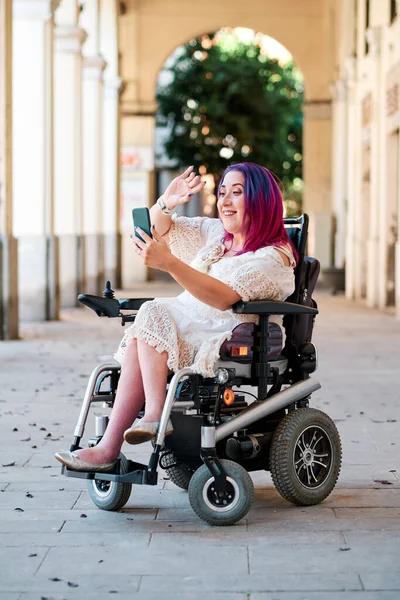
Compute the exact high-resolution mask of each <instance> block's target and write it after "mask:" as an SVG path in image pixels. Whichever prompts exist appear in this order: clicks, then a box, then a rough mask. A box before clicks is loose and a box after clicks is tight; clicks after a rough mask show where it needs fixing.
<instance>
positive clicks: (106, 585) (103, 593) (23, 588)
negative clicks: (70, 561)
mask: <svg viewBox="0 0 400 600" xmlns="http://www.w3.org/2000/svg"><path fill="white" fill-rule="evenodd" d="M101 564H103V563H101ZM55 577H57V579H60V581H52V580H51V579H53V578H55ZM68 582H70V583H72V584H75V585H76V586H77V587H71V586H70V585H68ZM139 583H140V577H139V576H135V575H118V577H117V576H115V575H114V573H113V572H112V571H111V570H109V569H108V568H107V567H106V566H104V568H103V572H102V573H97V574H96V576H95V577H94V576H92V575H81V574H77V573H74V572H73V569H71V573H69V574H68V575H67V576H66V577H61V576H60V575H59V573H58V570H57V569H55V571H54V572H53V573H52V574H51V575H49V576H48V575H41V574H40V573H38V574H36V575H35V576H34V577H31V578H29V579H25V578H23V577H18V576H17V575H15V576H12V575H9V576H8V577H7V578H3V579H0V591H2V592H16V591H18V592H24V593H26V594H30V596H28V597H30V598H33V599H35V600H41V596H46V597H48V599H49V600H61V599H65V600H69V599H70V598H79V600H86V598H87V596H88V595H89V594H92V595H96V596H97V598H98V599H99V598H102V597H104V598H105V597H106V598H112V597H113V596H112V595H111V596H110V595H109V594H110V591H112V590H114V591H117V592H118V596H116V597H117V598H118V599H119V597H120V596H119V593H120V592H125V593H129V594H130V595H131V596H132V595H134V597H135V598H136V592H137V590H138V587H139Z"/></svg>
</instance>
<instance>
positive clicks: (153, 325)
mask: <svg viewBox="0 0 400 600" xmlns="http://www.w3.org/2000/svg"><path fill="white" fill-rule="evenodd" d="M172 220H173V222H172V226H171V229H170V231H169V238H170V249H171V251H172V253H173V254H174V255H175V256H177V258H179V259H180V260H182V261H183V262H185V263H187V264H189V265H191V266H192V267H193V268H195V269H197V270H198V271H200V272H202V273H208V274H209V275H211V276H212V277H214V278H215V279H218V280H220V281H222V282H223V283H225V284H226V285H229V286H230V287H231V288H232V289H234V290H235V291H236V292H237V293H238V294H239V296H240V297H241V298H242V300H244V301H245V302H246V301H249V300H262V299H264V300H267V299H268V300H285V299H286V298H287V297H288V296H290V294H291V293H292V292H293V291H294V272H293V267H294V259H293V255H292V254H291V252H290V251H289V250H288V249H287V248H279V250H281V251H282V252H283V253H284V254H286V255H288V256H289V258H290V260H291V266H286V265H285V264H284V262H283V260H282V257H281V256H280V254H279V253H278V252H277V251H276V250H275V249H274V248H273V247H272V246H268V247H265V248H260V249H259V250H257V251H256V252H247V253H245V254H241V255H239V256H228V257H224V256H223V253H224V245H223V243H222V241H221V240H222V238H223V235H224V229H223V225H222V222H221V221H220V220H219V219H209V218H207V217H193V218H189V217H179V216H177V215H173V217H172ZM273 320H274V319H273V318H271V321H273ZM244 321H246V322H249V321H250V322H257V316H255V315H236V314H234V313H233V312H232V310H225V311H222V310H219V309H217V308H213V307H212V306H209V305H208V304H205V303H204V302H201V301H200V300H197V298H195V297H194V296H192V295H191V294H190V293H189V292H187V291H184V292H183V293H182V294H180V295H179V296H177V297H176V298H157V299H156V300H152V301H150V302H145V303H144V304H143V305H142V306H141V307H140V309H139V311H138V313H137V317H136V320H135V322H134V323H133V325H131V326H130V327H128V328H127V329H126V330H125V335H124V337H123V339H122V341H121V343H120V345H119V348H118V351H117V353H116V354H115V357H114V358H115V359H116V360H117V361H118V362H119V363H121V364H122V362H123V357H124V353H125V348H126V346H127V344H128V343H129V342H130V341H131V340H132V339H134V338H137V339H139V340H142V341H143V342H146V343H147V344H149V345H150V346H153V347H154V348H156V350H157V351H158V352H160V353H161V352H164V351H166V352H167V353H168V367H169V368H170V370H171V371H174V372H176V371H177V370H178V369H181V368H183V367H192V368H193V370H194V371H195V372H196V373H200V374H201V375H203V376H205V377H212V376H213V374H214V364H215V362H216V361H217V360H218V358H219V351H220V348H221V345H222V344H223V342H224V341H225V340H228V339H230V337H231V333H232V331H233V329H234V328H235V327H236V326H237V325H239V324H240V323H243V322H244ZM280 321H281V318H280V317H278V318H277V320H276V321H275V322H278V323H279V322H280Z"/></svg>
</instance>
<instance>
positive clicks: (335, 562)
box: [249, 540, 400, 575]
mask: <svg viewBox="0 0 400 600" xmlns="http://www.w3.org/2000/svg"><path fill="white" fill-rule="evenodd" d="M371 553H373V556H374V560H373V561H371V559H370V557H371ZM399 557H400V540H399V541H396V540H394V541H392V540H388V541H387V543H386V544H384V543H380V544H376V545H373V544H368V545H366V544H354V543H353V544H351V545H350V544H349V543H343V542H342V543H341V544H321V543H315V544H312V545H308V546H305V547H304V546H303V547H302V546H295V545H293V546H288V545H287V544H274V546H272V547H271V548H268V547H264V549H263V552H260V551H259V549H258V548H254V547H250V549H249V562H250V573H263V572H265V570H266V569H268V570H269V569H272V570H273V571H274V572H276V573H282V574H283V573H285V572H287V571H290V573H303V571H304V568H305V567H306V568H307V572H308V573H315V574H320V575H321V574H329V573H335V572H339V573H346V572H350V573H351V572H353V573H354V572H359V571H360V569H363V568H364V569H365V567H366V565H368V568H369V569H370V570H371V572H379V571H381V570H383V569H385V570H389V571H390V570H393V571H394V570H395V569H396V568H398V565H399Z"/></svg>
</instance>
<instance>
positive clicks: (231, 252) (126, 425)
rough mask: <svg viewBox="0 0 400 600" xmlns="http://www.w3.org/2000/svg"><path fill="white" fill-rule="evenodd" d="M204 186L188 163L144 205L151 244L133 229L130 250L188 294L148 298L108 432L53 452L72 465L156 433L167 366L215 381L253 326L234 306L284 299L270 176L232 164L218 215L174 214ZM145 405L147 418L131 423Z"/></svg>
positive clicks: (88, 466) (286, 274)
mask: <svg viewBox="0 0 400 600" xmlns="http://www.w3.org/2000/svg"><path fill="white" fill-rule="evenodd" d="M203 187H204V182H202V181H201V180H200V177H199V176H196V175H195V173H194V172H193V167H189V168H188V169H187V170H186V171H185V172H184V173H183V174H182V175H181V176H180V177H177V178H176V179H174V180H173V181H172V182H171V183H170V185H169V186H168V188H167V189H166V191H165V193H164V194H163V196H161V198H159V199H158V201H157V203H156V204H155V205H154V206H153V207H152V208H151V211H150V215H151V222H152V228H153V238H150V237H149V236H147V235H146V233H144V232H143V231H142V230H140V229H139V230H138V232H139V233H140V235H141V237H142V238H143V239H144V242H142V241H141V240H138V238H135V244H136V252H137V253H138V254H139V256H140V257H141V258H142V260H143V262H144V264H145V265H147V266H149V267H152V268H154V269H159V270H161V271H167V272H168V273H170V275H172V277H173V278H174V279H175V281H177V282H178V283H179V284H180V285H181V286H182V287H183V288H184V290H185V291H184V292H183V293H182V294H180V296H178V297H177V298H160V299H156V300H152V301H151V302H146V303H145V304H143V305H142V307H141V308H140V310H139V311H138V314H137V317H136V320H135V323H134V324H133V325H132V326H131V327H129V328H128V329H127V330H126V331H125V335H124V338H123V340H122V342H121V344H120V346H119V349H118V351H117V353H116V355H115V358H116V359H117V360H118V361H119V362H120V363H121V364H122V368H121V376H120V380H119V384H118V390H117V395H116V399H115V403H114V407H113V410H112V414H111V418H110V422H109V424H108V427H107V430H106V432H105V435H104V436H103V438H102V440H101V441H100V443H99V444H98V445H97V446H96V447H94V448H84V449H82V450H79V451H77V452H73V453H70V452H65V453H58V454H56V458H57V459H58V460H59V461H60V462H62V463H63V464H65V465H67V466H68V467H70V468H72V469H75V470H82V471H89V470H94V471H101V470H104V471H106V470H109V469H112V467H113V465H114V463H115V461H116V459H117V457H118V455H119V452H120V448H121V445H122V442H123V439H125V440H126V441H127V442H128V443H130V444H138V443H141V442H144V441H147V440H149V439H152V438H153V437H155V435H156V433H157V429H158V425H159V421H160V417H161V413H162V409H163V406H164V402H165V396H166V384H167V376H168V372H169V370H172V371H177V370H178V369H181V368H182V367H184V366H191V367H192V368H193V369H194V371H195V372H197V373H200V374H202V375H204V376H208V377H210V376H212V375H213V373H214V371H213V367H214V364H215V362H216V360H217V359H218V357H219V350H220V347H221V345H222V343H223V342H224V341H225V340H226V339H229V338H230V336H231V333H232V331H233V329H234V328H235V327H236V326H237V325H238V324H240V323H241V322H243V321H253V322H254V321H256V320H257V317H256V316H254V315H236V314H234V313H233V312H232V310H231V307H232V305H233V304H235V302H238V301H239V300H244V301H249V300H257V299H270V300H284V299H285V298H287V297H288V296H289V295H290V294H291V293H292V292H293V290H294V272H293V268H294V266H295V257H294V250H293V248H292V246H291V244H290V242H289V239H288V236H287V234H286V231H285V228H284V224H283V202H282V195H281V192H280V190H279V187H278V184H277V182H276V180H275V178H274V176H273V175H272V174H271V173H270V172H269V171H268V170H267V169H265V168H264V167H261V166H259V165H256V164H254V163H240V164H237V165H232V166H230V167H228V168H227V169H226V171H225V173H224V175H223V177H222V180H221V183H220V186H219V189H218V214H219V219H209V218H206V217H194V218H187V217H178V216H177V215H176V214H175V215H171V212H172V211H173V210H174V209H175V208H176V206H177V205H178V204H183V203H185V202H188V201H189V200H190V196H192V195H193V194H194V193H196V192H198V191H200V190H201V189H202V188H203ZM144 400H145V401H146V404H145V414H144V416H143V418H142V419H141V420H140V421H139V422H138V423H136V424H135V425H134V426H133V427H132V426H131V425H132V423H133V422H134V420H135V418H136V417H137V414H138V412H139V411H140V409H141V408H142V406H143V402H144ZM171 432H172V425H171V424H169V426H168V430H167V433H171Z"/></svg>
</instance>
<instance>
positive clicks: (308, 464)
mask: <svg viewBox="0 0 400 600" xmlns="http://www.w3.org/2000/svg"><path fill="white" fill-rule="evenodd" d="M315 459H317V460H315ZM269 462H270V471H271V475H272V480H273V482H274V484H275V487H276V489H277V490H278V492H279V493H280V495H281V496H282V497H283V498H285V500H288V501H289V502H292V503H293V504H297V505H298V506H311V505H313V504H319V503H320V502H322V501H323V500H325V498H326V497H327V496H329V494H330V493H331V491H332V490H333V488H334V487H335V485H336V481H337V479H338V477H339V472H340V467H341V463H342V445H341V442H340V437H339V432H338V430H337V428H336V425H335V423H334V422H333V421H332V419H331V418H330V417H328V415H326V414H325V413H323V412H322V411H320V410H317V409H315V408H299V409H298V410H295V411H293V412H291V413H289V414H287V415H286V416H285V417H284V418H283V419H282V421H281V422H280V423H279V425H278V427H277V428H276V430H275V433H274V436H273V438H272V442H271V448H270V461H269Z"/></svg>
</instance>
